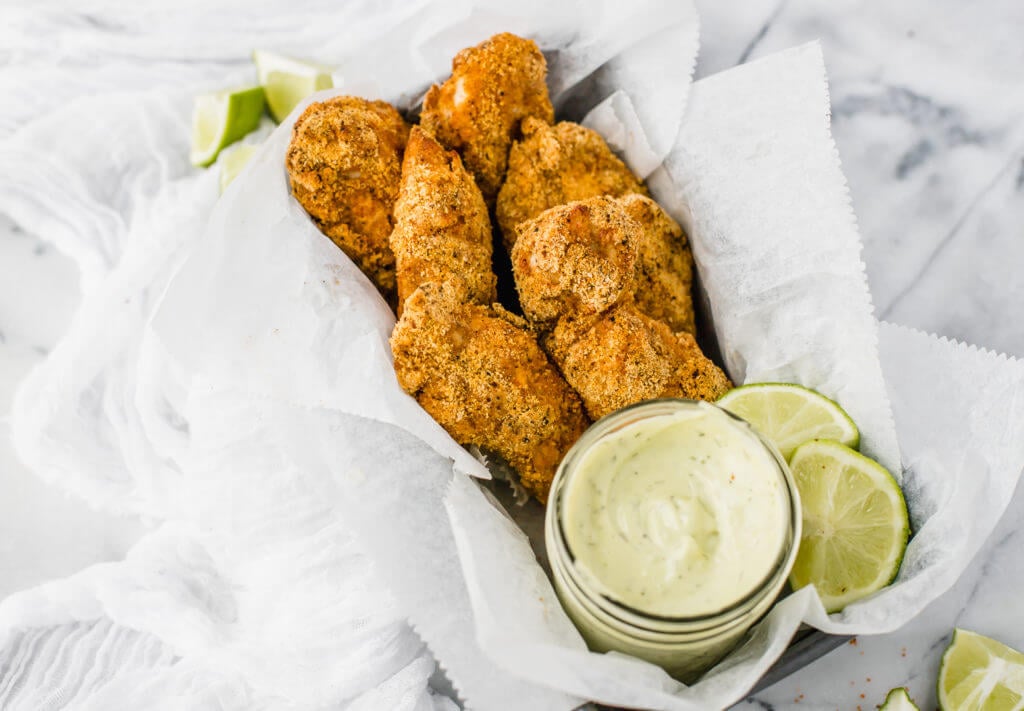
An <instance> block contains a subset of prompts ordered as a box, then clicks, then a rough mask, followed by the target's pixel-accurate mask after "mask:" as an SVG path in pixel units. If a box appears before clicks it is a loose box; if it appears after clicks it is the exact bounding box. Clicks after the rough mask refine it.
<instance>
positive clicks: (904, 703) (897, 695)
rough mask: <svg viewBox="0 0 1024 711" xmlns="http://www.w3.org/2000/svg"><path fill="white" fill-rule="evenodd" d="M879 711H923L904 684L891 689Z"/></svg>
mask: <svg viewBox="0 0 1024 711" xmlns="http://www.w3.org/2000/svg"><path fill="white" fill-rule="evenodd" d="M878 711H921V709H920V708H918V706H917V704H915V703H914V701H913V699H911V698H910V694H908V693H907V690H906V689H905V688H904V687H902V686H897V687H896V688H895V689H890V690H889V693H888V694H886V695H885V701H883V702H882V705H881V706H879V707H878Z"/></svg>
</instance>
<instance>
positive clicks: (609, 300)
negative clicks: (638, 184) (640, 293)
mask: <svg viewBox="0 0 1024 711" xmlns="http://www.w3.org/2000/svg"><path fill="white" fill-rule="evenodd" d="M516 231H517V234H518V235H519V238H518V240H517V241H516V245H515V247H513V249H512V271H513V273H514V275H515V279H516V288H517V289H518V291H519V303H520V305H521V306H522V308H523V313H524V314H525V315H526V317H527V318H528V319H530V320H531V321H533V322H535V323H537V324H538V325H544V324H547V323H549V322H551V321H554V320H555V319H557V318H559V317H561V316H572V315H584V314H588V313H599V312H601V311H604V310H605V309H607V308H608V307H609V306H611V305H612V304H614V303H616V302H617V301H619V299H621V298H622V297H623V296H624V295H627V294H628V293H630V291H631V290H632V288H633V280H634V273H635V271H636V254H637V244H638V243H639V241H640V237H641V232H640V227H639V225H637V224H636V223H635V222H634V221H633V220H632V219H631V218H630V217H629V216H628V215H627V214H626V212H625V210H623V209H622V207H621V206H620V205H619V204H618V203H617V202H616V201H615V200H614V199H613V198H608V197H593V198H589V199H588V200H581V201H579V202H572V203H569V204H568V205H560V206H558V207H553V208H551V209H550V210H547V211H545V212H542V213H541V214H540V215H538V216H537V217H536V218H534V219H532V220H528V221H527V222H523V223H521V224H520V225H519V226H518V227H517V228H516Z"/></svg>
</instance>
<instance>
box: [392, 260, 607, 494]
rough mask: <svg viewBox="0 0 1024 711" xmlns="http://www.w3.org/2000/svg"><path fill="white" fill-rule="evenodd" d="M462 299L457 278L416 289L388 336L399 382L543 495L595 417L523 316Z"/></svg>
mask: <svg viewBox="0 0 1024 711" xmlns="http://www.w3.org/2000/svg"><path fill="white" fill-rule="evenodd" d="M465 299H466V291H465V286H464V285H463V284H461V283H459V282H458V281H457V280H453V281H448V282H444V283H437V282H430V283H426V284H423V285H421V286H420V287H419V288H418V289H417V290H416V291H414V292H413V293H412V295H410V296H409V298H408V299H407V300H406V302H405V309H404V311H403V312H402V318H401V319H400V320H399V321H398V324H397V325H396V326H395V330H394V332H393V333H392V335H391V350H392V353H393V354H394V358H395V373H396V374H397V376H398V382H399V383H400V384H401V385H402V388H404V389H405V391H406V392H407V393H409V394H410V395H412V396H413V397H415V398H416V400H418V401H419V403H420V405H422V406H423V409H425V410H426V411H427V412H428V413H430V415H431V416H432V417H433V418H434V419H435V420H437V421H438V422H439V423H440V424H441V426H442V427H444V428H445V429H446V430H448V432H449V433H450V434H451V435H452V437H453V438H454V439H455V440H456V441H458V442H459V443H461V444H463V445H476V446H478V447H480V448H481V449H483V450H486V451H490V452H494V453H496V454H498V455H500V456H502V457H503V458H504V459H505V460H506V461H507V462H508V463H509V464H510V465H512V466H513V467H514V468H515V469H516V471H518V472H519V475H520V478H521V481H522V484H523V486H524V487H525V488H526V489H527V490H528V491H530V493H532V494H533V495H534V496H535V497H537V498H538V499H539V500H540V501H541V502H544V501H546V499H547V495H548V491H549V489H550V488H551V480H552V478H553V477H554V475H555V470H556V468H557V467H558V463H559V462H560V461H561V459H562V457H563V456H564V455H565V453H566V452H567V451H568V449H569V448H570V447H571V446H572V445H573V443H574V442H575V441H576V440H577V439H578V438H579V436H580V435H581V434H582V433H583V431H584V430H585V429H586V428H587V425H588V424H589V421H588V420H587V417H586V415H585V414H584V413H583V407H582V404H581V402H580V399H579V396H577V395H576V393H574V392H573V391H572V390H571V389H570V388H569V386H568V385H566V383H565V381H564V380H563V379H562V377H561V376H560V375H559V374H558V371H557V370H555V368H554V366H552V365H551V363H550V362H549V361H548V359H547V356H545V355H544V353H543V351H541V349H540V346H539V345H538V344H537V340H536V338H535V337H534V335H533V333H532V332H531V331H530V330H529V328H528V327H527V324H526V322H525V321H523V320H522V319H521V318H519V317H517V316H515V315H513V314H510V313H508V312H507V311H505V310H504V309H502V308H501V307H500V306H481V305H479V304H472V303H468V302H466V300H465Z"/></svg>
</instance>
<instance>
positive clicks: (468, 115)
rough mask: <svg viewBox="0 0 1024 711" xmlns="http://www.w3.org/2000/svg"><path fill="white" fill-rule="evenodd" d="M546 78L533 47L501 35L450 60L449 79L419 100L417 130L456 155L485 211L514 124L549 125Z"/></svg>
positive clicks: (516, 130) (550, 111) (515, 130)
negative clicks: (534, 120) (537, 122)
mask: <svg viewBox="0 0 1024 711" xmlns="http://www.w3.org/2000/svg"><path fill="white" fill-rule="evenodd" d="M546 74H547V64H546V63H545V61H544V55H542V54H541V53H540V49H538V48H537V43H536V42H533V41H532V40H527V39H523V38H522V37H517V36H515V35H512V34H508V33H507V32H506V33H502V34H498V35H495V36H494V37H491V38H490V39H489V40H487V41H485V42H482V43H481V44H478V45H477V46H476V47H469V48H468V49H464V50H462V51H461V52H459V53H458V54H457V55H455V59H454V60H452V76H451V77H450V78H449V79H448V81H446V82H445V83H444V84H442V85H441V86H437V85H435V86H432V87H431V88H430V91H428V92H427V95H426V97H425V98H424V100H423V112H422V115H421V116H420V123H421V125H422V126H423V128H424V129H426V130H427V131H428V132H429V133H431V134H433V135H434V136H435V137H436V138H437V140H439V141H440V142H441V143H442V144H443V145H444V146H445V147H447V148H451V149H453V150H456V151H458V152H459V153H460V154H461V155H462V160H463V161H464V162H465V164H466V167H467V168H469V170H470V172H471V173H473V175H474V177H475V178H476V181H477V185H479V186H480V190H481V192H483V194H484V199H485V200H486V201H487V203H488V204H489V205H490V204H493V202H494V198H495V196H496V195H497V194H498V188H499V187H501V181H502V179H503V178H504V177H505V166H506V164H507V162H508V150H509V146H511V144H512V139H513V138H514V137H515V136H517V135H518V133H519V124H520V122H521V121H522V120H523V119H524V118H526V117H527V116H535V117H537V118H538V119H541V120H542V121H546V122H548V123H551V122H552V121H554V120H555V111H554V109H553V108H552V107H551V99H550V98H549V97H548V88H547V85H546V84H545V83H544V78H545V76H546Z"/></svg>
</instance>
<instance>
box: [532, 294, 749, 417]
mask: <svg viewBox="0 0 1024 711" xmlns="http://www.w3.org/2000/svg"><path fill="white" fill-rule="evenodd" d="M544 345H545V347H546V349H547V351H548V353H549V354H550V355H551V358H552V360H553V361H554V362H555V363H556V364H557V365H558V367H559V369H560V370H561V372H562V375H563V376H565V379H566V381H567V382H568V383H569V385H571V386H572V388H573V389H574V390H576V392H578V393H579V395H580V397H581V398H583V404H584V407H586V410H587V414H588V415H590V417H591V418H593V419H595V420H596V419H598V418H601V417H604V416H605V415H607V414H609V413H612V412H614V411H615V410H618V409H620V408H623V407H626V406H627V405H632V404H634V403H637V402H641V401H643V400H650V399H652V398H662V397H681V398H689V399H691V400H707V401H709V402H710V401H714V400H717V399H718V398H719V397H721V396H722V395H724V394H725V393H726V392H728V390H729V389H730V388H731V387H732V383H731V382H730V381H729V378H728V377H727V376H726V375H725V373H723V372H722V370H721V369H720V368H719V367H718V366H716V365H715V364H714V363H712V362H711V361H710V360H709V359H708V358H707V357H706V356H705V355H704V354H703V353H702V352H701V350H700V347H699V346H698V345H697V342H696V341H695V340H694V338H693V336H692V335H690V334H689V333H673V332H672V330H671V329H670V328H669V327H668V326H666V325H665V324H664V323H661V322H660V321H656V320H654V319H652V318H650V317H649V316H646V315H644V314H643V313H641V312H640V311H639V310H638V309H637V308H636V306H635V305H633V304H632V303H630V302H628V301H627V302H624V303H621V304H618V305H616V306H614V307H612V308H611V309H609V310H608V311H606V312H604V313H602V314H599V315H597V316H588V317H585V318H583V319H571V318H569V319H562V320H560V321H559V322H558V325H557V326H556V327H555V329H554V330H553V331H552V332H551V333H550V334H549V335H548V336H547V337H546V339H545V344H544Z"/></svg>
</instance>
